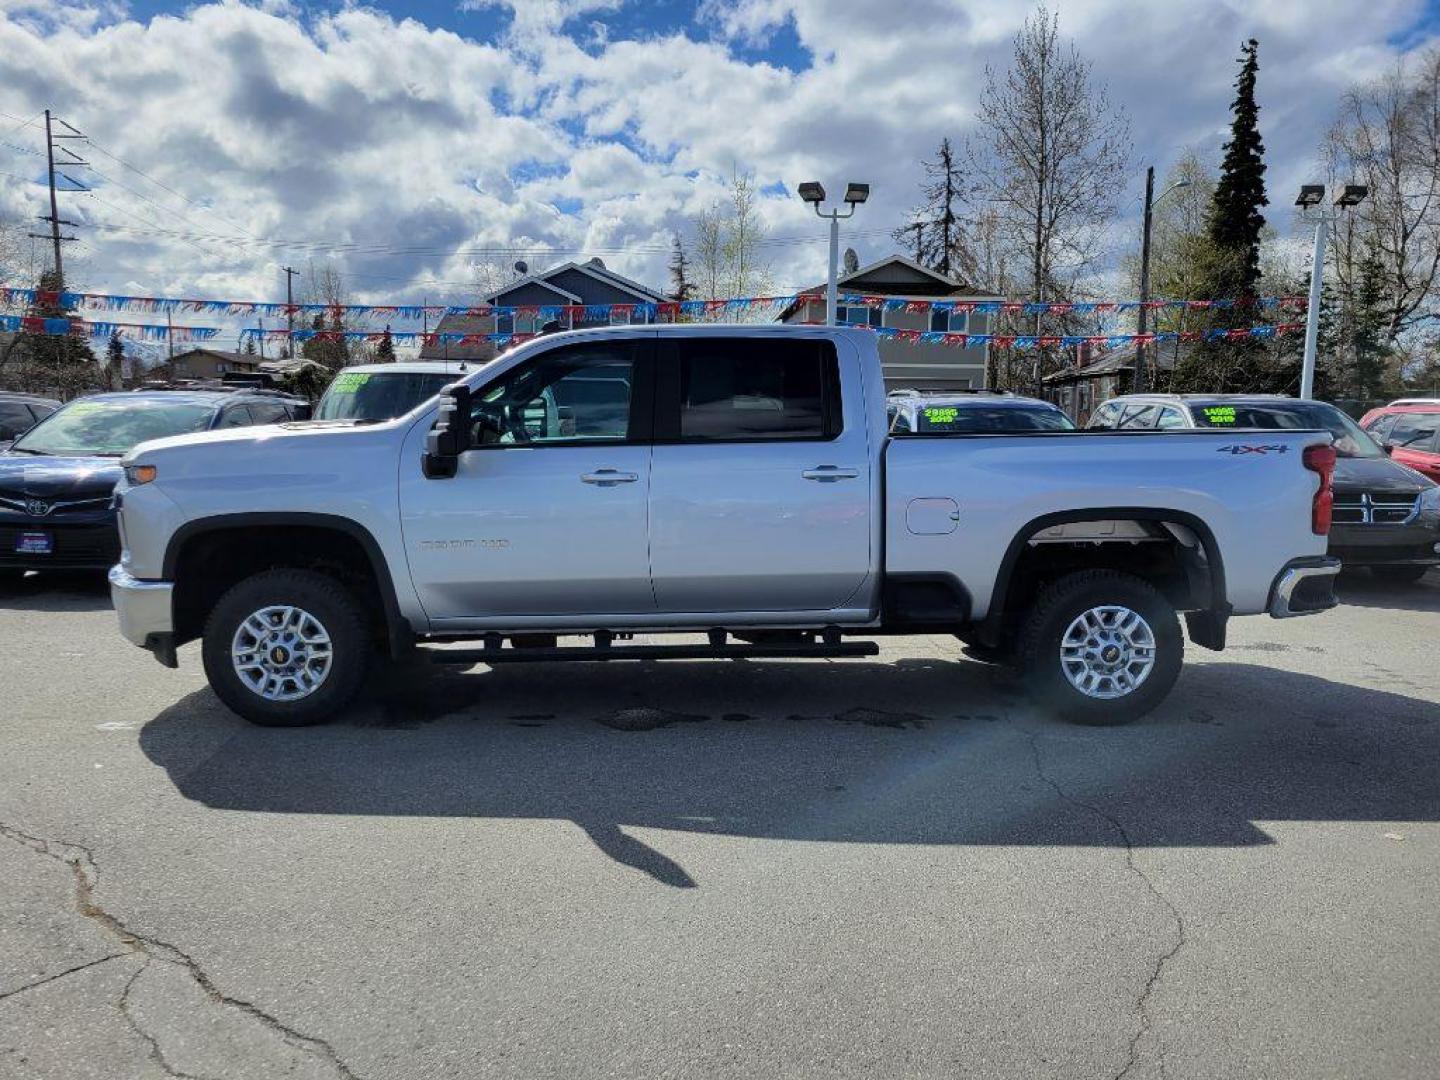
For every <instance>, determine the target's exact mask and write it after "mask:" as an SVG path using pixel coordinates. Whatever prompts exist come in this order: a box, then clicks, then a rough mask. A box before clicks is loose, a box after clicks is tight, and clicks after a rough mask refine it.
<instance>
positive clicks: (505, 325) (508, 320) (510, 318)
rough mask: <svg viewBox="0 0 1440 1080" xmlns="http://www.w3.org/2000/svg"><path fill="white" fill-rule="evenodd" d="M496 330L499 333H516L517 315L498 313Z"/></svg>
mask: <svg viewBox="0 0 1440 1080" xmlns="http://www.w3.org/2000/svg"><path fill="white" fill-rule="evenodd" d="M495 332H496V333H497V334H513V333H515V316H514V315H496V316H495Z"/></svg>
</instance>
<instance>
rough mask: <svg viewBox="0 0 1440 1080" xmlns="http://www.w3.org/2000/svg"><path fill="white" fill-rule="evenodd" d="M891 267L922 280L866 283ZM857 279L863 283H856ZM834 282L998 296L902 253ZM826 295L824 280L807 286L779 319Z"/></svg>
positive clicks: (919, 296) (917, 294)
mask: <svg viewBox="0 0 1440 1080" xmlns="http://www.w3.org/2000/svg"><path fill="white" fill-rule="evenodd" d="M890 266H894V267H903V268H904V269H905V270H907V271H909V272H910V273H911V274H912V275H919V276H920V278H921V279H922V280H921V281H920V282H910V283H901V282H896V283H895V284H896V285H901V286H903V287H901V288H886V287H883V286H882V285H881V283H879V282H870V283H866V282H864V279H865V278H866V277H869V276H871V275H873V274H875V273H876V271H879V270H883V269H885V268H886V267H890ZM856 282H860V284H859V285H858V286H857V285H855V283H856ZM835 285H836V288H837V289H838V290H839V291H841V292H844V291H846V290H847V289H849V290H850V291H852V292H860V291H863V292H864V293H865V295H867V296H888V297H893V298H895V299H905V300H928V299H948V298H953V297H962V296H963V297H968V298H973V299H977V300H981V299H983V300H992V299H995V298H996V297H995V295H994V294H992V293H986V292H977V291H976V290H975V289H973V288H972V287H971V286H969V285H967V284H966V283H965V282H963V281H956V280H955V279H954V278H951V277H946V276H945V275H944V274H942V273H939V272H938V271H936V270H932V269H930V268H929V267H928V266H922V265H921V264H920V263H918V262H916V261H915V260H914V259H911V258H907V257H906V256H904V255H901V254H900V253H899V252H896V253H894V254H892V255H887V256H886V257H885V258H883V259H877V260H876V261H875V262H872V263H870V264H869V265H867V266H862V267H860V268H859V269H858V270H852V271H850V273H848V274H842V275H841V276H840V277H839V278H838V279H836V282H835ZM916 285H922V286H923V287H922V288H920V289H917V288H915V286H916ZM824 294H825V283H824V282H821V283H820V284H819V285H812V286H811V287H810V288H808V289H802V290H800V292H799V293H797V294H796V295H797V296H798V297H800V299H798V300H796V302H795V303H793V304H790V305H789V306H787V307H786V308H785V310H784V311H782V312H781V313H780V315H779V316H778V318H780V319H781V320H783V319H786V318H789V316H790V315H791V314H792V313H793V312H794V311H795V309H796V308H797V307H799V306H800V304H802V303H804V302H805V301H806V300H807V299H813V298H814V297H817V296H823V295H824Z"/></svg>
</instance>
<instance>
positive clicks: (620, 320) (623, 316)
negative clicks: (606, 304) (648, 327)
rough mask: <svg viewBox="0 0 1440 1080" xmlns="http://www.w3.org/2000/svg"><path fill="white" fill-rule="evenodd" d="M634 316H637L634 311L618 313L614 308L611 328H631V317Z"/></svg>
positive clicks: (611, 312) (611, 313)
mask: <svg viewBox="0 0 1440 1080" xmlns="http://www.w3.org/2000/svg"><path fill="white" fill-rule="evenodd" d="M634 314H635V313H634V311H633V310H631V311H624V310H618V311H617V310H616V309H615V308H613V307H612V308H611V309H610V325H611V326H629V325H630V323H631V321H632V320H631V317H632V316H633V315H634Z"/></svg>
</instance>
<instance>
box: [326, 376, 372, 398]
mask: <svg viewBox="0 0 1440 1080" xmlns="http://www.w3.org/2000/svg"><path fill="white" fill-rule="evenodd" d="M369 381H370V373H369V372H367V371H352V372H349V373H346V372H343V371H342V372H341V373H340V374H339V375H336V376H335V381H334V382H333V383H331V384H330V392H331V393H332V394H353V393H355V391H356V390H359V389H360V387H362V386H364V385H365V384H366V383H367V382H369Z"/></svg>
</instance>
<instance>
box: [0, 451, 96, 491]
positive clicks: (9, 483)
mask: <svg viewBox="0 0 1440 1080" xmlns="http://www.w3.org/2000/svg"><path fill="white" fill-rule="evenodd" d="M119 479H120V460H119V459H118V458H113V457H62V456H54V457H37V456H36V455H34V454H15V453H10V452H8V451H7V452H5V453H0V492H3V493H6V494H10V495H28V496H32V497H34V498H37V499H47V500H52V501H53V500H56V499H60V500H65V499H85V498H99V497H101V496H104V495H109V494H110V492H111V491H112V490H113V489H114V487H115V484H116V482H117V481H118V480H119Z"/></svg>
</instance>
